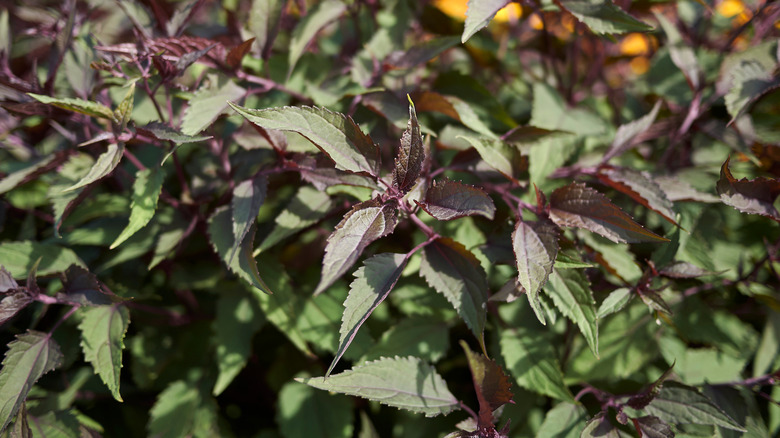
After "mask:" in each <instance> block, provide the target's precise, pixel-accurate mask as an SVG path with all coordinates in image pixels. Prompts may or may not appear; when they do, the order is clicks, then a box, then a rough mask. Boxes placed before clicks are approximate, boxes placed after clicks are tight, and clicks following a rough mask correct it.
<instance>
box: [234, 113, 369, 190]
mask: <svg viewBox="0 0 780 438" xmlns="http://www.w3.org/2000/svg"><path fill="white" fill-rule="evenodd" d="M230 106H231V107H233V109H234V110H236V112H238V113H239V114H241V115H242V116H243V117H244V118H245V119H247V120H249V121H250V122H252V123H254V124H255V125H257V126H260V127H261V128H264V129H277V130H280V131H289V132H297V133H298V134H301V135H302V136H304V137H306V138H307V139H308V140H309V141H310V142H312V143H314V145H315V146H317V147H318V148H319V149H320V150H321V151H322V152H324V153H325V155H327V156H328V157H329V158H330V159H331V160H333V162H335V163H336V169H339V170H347V171H350V172H356V173H360V172H366V173H368V174H369V175H371V176H374V177H376V176H377V175H379V162H380V154H379V148H378V147H377V146H376V145H375V144H374V142H373V141H372V140H371V137H369V136H368V135H366V134H364V133H363V131H361V130H360V127H359V126H358V125H357V124H356V123H355V122H354V121H353V120H352V118H351V117H349V116H345V115H344V114H341V113H335V112H332V111H329V110H327V109H324V108H317V107H308V106H301V107H290V106H288V107H282V108H270V109H263V110H256V109H249V108H244V107H241V106H238V105H235V104H233V103H230Z"/></svg>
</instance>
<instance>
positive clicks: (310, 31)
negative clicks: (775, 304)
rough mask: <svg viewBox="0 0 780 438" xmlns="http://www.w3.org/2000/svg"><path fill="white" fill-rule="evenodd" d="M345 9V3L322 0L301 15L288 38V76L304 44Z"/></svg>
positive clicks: (304, 46)
mask: <svg viewBox="0 0 780 438" xmlns="http://www.w3.org/2000/svg"><path fill="white" fill-rule="evenodd" d="M346 10H347V5H345V4H344V3H342V2H341V1H339V0H324V1H322V2H319V3H316V4H315V5H314V6H313V7H312V8H311V10H309V11H308V12H307V13H306V16H305V17H303V19H302V20H301V21H300V22H299V23H298V25H297V26H295V30H293V33H292V38H290V52H289V57H288V64H289V68H288V70H287V76H288V77H289V76H290V74H291V73H292V71H293V68H295V64H296V63H297V62H298V59H300V57H301V55H302V54H303V51H304V50H305V49H306V46H308V45H309V42H311V40H312V39H314V37H315V36H316V35H317V32H319V31H320V30H321V29H322V28H323V27H325V26H326V25H327V24H328V23H330V22H331V21H333V20H335V19H337V18H339V17H340V16H341V14H343V13H344V11H346Z"/></svg>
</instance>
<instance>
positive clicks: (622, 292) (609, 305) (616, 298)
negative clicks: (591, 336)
mask: <svg viewBox="0 0 780 438" xmlns="http://www.w3.org/2000/svg"><path fill="white" fill-rule="evenodd" d="M632 298H634V292H633V291H632V290H631V289H629V288H627V287H621V288H618V289H615V290H613V291H612V292H610V293H609V295H607V297H606V298H604V301H602V302H601V305H600V306H599V311H598V312H597V313H596V317H597V318H598V319H604V318H605V317H607V316H609V315H611V314H613V313H617V312H619V311H620V310H622V309H623V308H624V307H626V305H627V304H628V303H629V302H630V301H631V299H632Z"/></svg>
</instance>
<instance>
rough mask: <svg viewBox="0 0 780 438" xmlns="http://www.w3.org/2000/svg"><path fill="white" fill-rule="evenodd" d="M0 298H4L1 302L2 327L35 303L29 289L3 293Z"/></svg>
mask: <svg viewBox="0 0 780 438" xmlns="http://www.w3.org/2000/svg"><path fill="white" fill-rule="evenodd" d="M0 297H2V300H0V326H1V325H3V324H5V322H6V321H8V320H9V319H11V318H13V317H14V315H16V314H17V313H19V311H21V310H22V309H24V308H25V307H27V305H28V304H30V303H32V302H33V297H32V295H31V294H30V292H29V291H28V290H27V288H19V289H12V290H9V291H3V293H2V295H0Z"/></svg>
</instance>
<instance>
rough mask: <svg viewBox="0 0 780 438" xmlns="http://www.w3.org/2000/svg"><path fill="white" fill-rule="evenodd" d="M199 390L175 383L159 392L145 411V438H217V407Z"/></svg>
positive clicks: (203, 391)
mask: <svg viewBox="0 0 780 438" xmlns="http://www.w3.org/2000/svg"><path fill="white" fill-rule="evenodd" d="M203 386H204V385H196V384H192V383H191V382H187V381H184V380H177V381H175V382H172V383H170V384H169V385H168V386H167V387H166V388H165V389H164V390H163V391H162V392H160V393H159V395H158V396H157V400H155V402H154V405H153V406H152V408H151V409H150V410H149V422H148V423H147V428H148V433H149V436H153V437H163V436H170V437H186V436H219V435H220V434H219V430H218V429H217V424H216V423H217V412H216V410H217V406H216V403H215V402H214V400H212V399H209V398H207V397H208V392H206V391H205V388H203Z"/></svg>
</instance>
